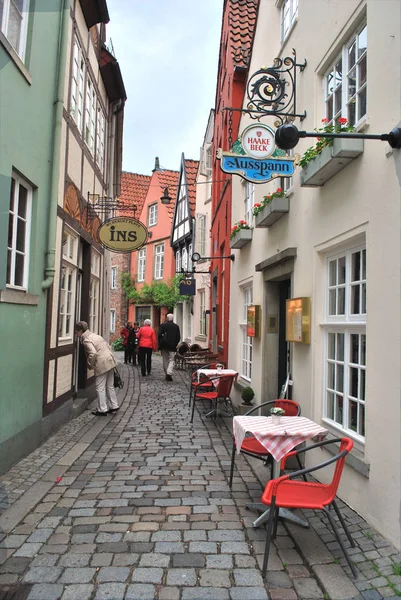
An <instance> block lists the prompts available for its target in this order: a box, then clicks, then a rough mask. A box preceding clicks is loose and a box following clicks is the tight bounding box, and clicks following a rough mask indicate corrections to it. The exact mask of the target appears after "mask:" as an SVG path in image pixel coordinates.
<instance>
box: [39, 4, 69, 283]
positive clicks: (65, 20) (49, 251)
mask: <svg viewBox="0 0 401 600" xmlns="http://www.w3.org/2000/svg"><path fill="white" fill-rule="evenodd" d="M71 2H72V0H61V7H62V12H61V15H60V29H59V43H58V53H57V80H56V88H55V100H54V117H53V119H54V123H53V144H52V167H51V173H50V206H49V217H48V222H47V248H46V256H45V280H44V281H42V290H48V289H49V288H50V287H51V285H52V284H53V281H54V274H55V272H56V269H55V256H56V229H57V206H58V184H59V178H60V158H61V132H62V124H63V109H64V90H65V74H66V69H67V41H68V32H69V25H70V9H71Z"/></svg>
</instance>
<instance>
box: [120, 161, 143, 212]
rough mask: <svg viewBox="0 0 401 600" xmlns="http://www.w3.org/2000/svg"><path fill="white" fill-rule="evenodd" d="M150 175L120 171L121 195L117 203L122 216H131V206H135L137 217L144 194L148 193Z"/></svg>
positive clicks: (140, 210)
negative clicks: (121, 208) (120, 208)
mask: <svg viewBox="0 0 401 600" xmlns="http://www.w3.org/2000/svg"><path fill="white" fill-rule="evenodd" d="M150 180H151V177H150V176H149V175H138V173H128V172H127V171H123V172H122V173H121V195H120V198H119V203H120V205H121V207H123V210H122V211H121V215H122V216H128V215H130V216H133V215H134V210H133V207H134V206H136V211H135V216H136V218H137V219H139V217H140V214H141V212H142V207H143V205H144V202H145V199H146V195H147V193H148V189H149V184H150ZM128 208H129V209H131V210H127V209H128Z"/></svg>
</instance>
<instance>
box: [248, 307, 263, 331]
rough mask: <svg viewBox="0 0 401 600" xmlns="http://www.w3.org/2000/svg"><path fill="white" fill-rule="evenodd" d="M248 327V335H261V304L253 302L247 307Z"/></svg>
mask: <svg viewBox="0 0 401 600" xmlns="http://www.w3.org/2000/svg"><path fill="white" fill-rule="evenodd" d="M246 320H247V327H246V334H247V336H248V337H260V306H256V305H255V304H252V305H250V306H248V309H247V319H246Z"/></svg>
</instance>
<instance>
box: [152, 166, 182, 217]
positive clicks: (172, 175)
mask: <svg viewBox="0 0 401 600" xmlns="http://www.w3.org/2000/svg"><path fill="white" fill-rule="evenodd" d="M155 174H156V176H157V179H158V181H159V184H160V189H161V191H162V192H164V188H166V187H167V188H168V193H169V196H171V199H172V200H171V202H170V204H166V208H167V212H168V216H169V217H170V221H172V220H173V216H174V207H175V197H176V193H177V186H178V176H179V173H178V171H169V170H168V169H163V170H160V171H155Z"/></svg>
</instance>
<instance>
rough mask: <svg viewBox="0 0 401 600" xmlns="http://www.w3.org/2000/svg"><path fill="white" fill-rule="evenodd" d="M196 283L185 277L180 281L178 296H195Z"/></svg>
mask: <svg viewBox="0 0 401 600" xmlns="http://www.w3.org/2000/svg"><path fill="white" fill-rule="evenodd" d="M195 294H196V282H195V279H193V278H192V277H187V278H185V279H182V280H181V281H180V296H195Z"/></svg>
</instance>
